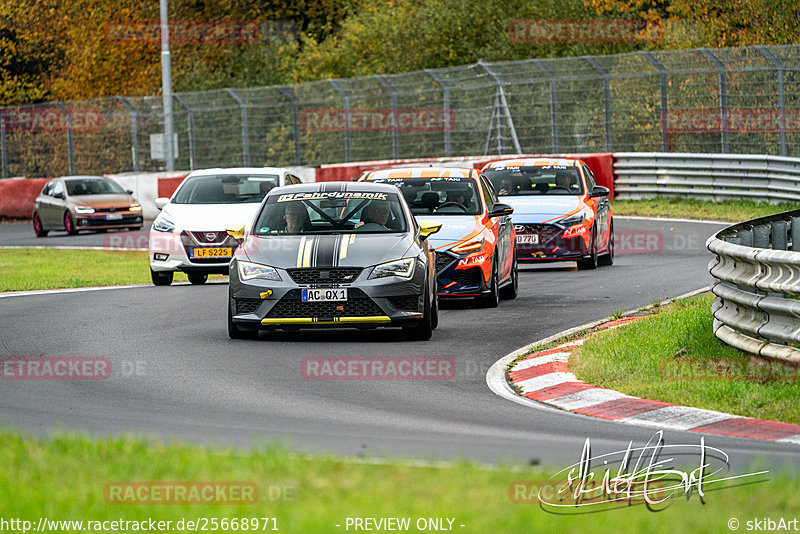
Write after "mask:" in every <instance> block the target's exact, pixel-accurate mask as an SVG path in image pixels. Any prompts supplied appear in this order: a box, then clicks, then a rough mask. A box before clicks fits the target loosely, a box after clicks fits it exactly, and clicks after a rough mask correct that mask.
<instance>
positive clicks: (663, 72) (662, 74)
mask: <svg viewBox="0 0 800 534" xmlns="http://www.w3.org/2000/svg"><path fill="white" fill-rule="evenodd" d="M639 53H640V54H641V55H642V57H644V58H645V59H646V60H647V61H649V62H650V64H651V65H653V66H654V67H655V68H656V69H658V85H659V87H660V92H661V150H663V151H664V152H669V134H668V133H667V69H666V67H664V65H663V64H662V63H661V62H660V61H659V60H657V59H656V58H654V57H653V54H651V53H650V51H648V50H642V51H641V52H639Z"/></svg>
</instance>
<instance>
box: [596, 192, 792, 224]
mask: <svg viewBox="0 0 800 534" xmlns="http://www.w3.org/2000/svg"><path fill="white" fill-rule="evenodd" d="M796 209H800V204H793V203H788V202H787V203H781V204H769V203H767V202H754V201H752V200H723V201H719V202H713V201H710V200H694V199H690V198H684V197H664V198H653V199H643V200H612V201H611V211H612V212H613V213H614V215H639V216H645V217H677V218H682V219H705V220H711V221H730V222H741V221H746V220H748V219H754V218H756V217H764V216H766V215H772V214H775V213H780V212H782V211H789V210H796Z"/></svg>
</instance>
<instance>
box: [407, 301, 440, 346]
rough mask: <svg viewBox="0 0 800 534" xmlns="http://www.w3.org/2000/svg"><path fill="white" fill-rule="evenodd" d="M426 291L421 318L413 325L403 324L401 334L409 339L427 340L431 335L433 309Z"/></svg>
mask: <svg viewBox="0 0 800 534" xmlns="http://www.w3.org/2000/svg"><path fill="white" fill-rule="evenodd" d="M429 296H430V295H429V294H428V291H427V290H426V291H425V305H424V306H423V311H422V319H420V320H419V321H417V324H415V325H414V326H404V327H403V334H405V336H406V338H407V339H409V340H411V341H427V340H429V339H430V338H431V336H432V335H433V317H432V316H433V311H432V310H431V302H430V299H429Z"/></svg>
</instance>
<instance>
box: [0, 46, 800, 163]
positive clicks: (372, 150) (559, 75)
mask: <svg viewBox="0 0 800 534" xmlns="http://www.w3.org/2000/svg"><path fill="white" fill-rule="evenodd" d="M173 110H174V127H175V132H176V136H177V153H176V162H175V168H177V169H197V168H207V167H218V166H219V167H227V166H242V165H245V166H247V165H250V166H265V165H275V166H287V165H318V164H323V163H339V162H349V161H368V160H375V159H388V158H419V157H440V156H458V155H480V154H504V153H505V154H508V153H521V152H525V153H576V152H577V153H579V152H610V151H623V152H703V153H736V154H773V155H781V156H796V157H798V156H800V45H791V46H770V47H765V46H755V47H744V48H725V49H713V50H711V49H694V50H678V51H653V52H647V51H642V52H634V53H628V54H619V55H607V56H584V57H573V58H558V59H530V60H523V61H510V62H498V63H486V62H483V61H481V62H479V63H476V64H472V65H466V66H461V67H452V68H445V69H429V70H425V71H418V72H410V73H406V74H392V75H385V76H369V77H362V78H351V79H339V80H325V81H318V82H312V83H304V84H299V85H293V86H271V87H257V88H241V89H223V90H214V91H202V92H191V93H176V94H175V96H174V103H173ZM163 126H164V125H163V116H162V103H161V97H160V96H159V97H135V98H134V97H121V96H118V97H112V98H102V99H94V100H82V101H72V102H50V103H47V104H40V105H35V106H25V107H16V108H2V109H1V110H0V143H1V145H2V146H1V148H2V175H3V177H8V176H28V177H42V176H56V175H65V174H100V173H119V172H126V171H133V172H138V171H141V172H145V171H159V170H163V169H164V168H165V167H166V165H165V161H164V156H163V152H164V151H163V136H161V135H160V134H161V132H163Z"/></svg>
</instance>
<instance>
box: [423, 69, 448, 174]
mask: <svg viewBox="0 0 800 534" xmlns="http://www.w3.org/2000/svg"><path fill="white" fill-rule="evenodd" d="M425 73H426V74H427V75H428V76H430V77H431V78H433V81H435V82H436V83H437V84H439V87H441V88H442V110H443V111H444V155H445V157H447V158H449V157H450V155H451V149H450V130H451V125H450V86H449V85H448V84H447V82H445V81H444V79H443V78H442V77H441V76H439V74H438V73H437V72H436V71H435V70H432V69H425Z"/></svg>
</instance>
